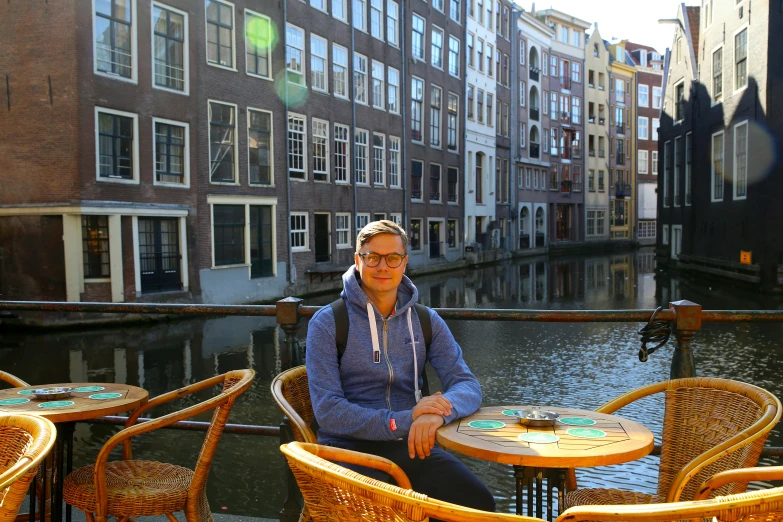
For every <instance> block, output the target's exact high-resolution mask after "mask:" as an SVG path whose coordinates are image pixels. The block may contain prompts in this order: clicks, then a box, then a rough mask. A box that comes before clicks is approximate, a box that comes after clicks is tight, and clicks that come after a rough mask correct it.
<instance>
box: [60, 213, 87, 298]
mask: <svg viewBox="0 0 783 522" xmlns="http://www.w3.org/2000/svg"><path fill="white" fill-rule="evenodd" d="M81 252H82V224H81V217H80V216H78V215H67V214H66V215H64V216H63V253H64V261H65V267H64V269H65V299H66V301H68V302H71V303H78V302H79V301H81V292H84V277H83V274H82V272H83V270H84V268H83V265H84V263H83V261H82V254H81Z"/></svg>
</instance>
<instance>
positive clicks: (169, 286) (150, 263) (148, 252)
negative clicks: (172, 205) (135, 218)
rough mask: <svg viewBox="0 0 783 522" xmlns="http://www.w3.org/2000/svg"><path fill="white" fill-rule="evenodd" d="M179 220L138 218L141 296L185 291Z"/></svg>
mask: <svg viewBox="0 0 783 522" xmlns="http://www.w3.org/2000/svg"><path fill="white" fill-rule="evenodd" d="M178 221H179V220H178V219H177V218H165V219H164V218H139V268H140V270H139V271H140V275H141V293H142V294H149V293H155V292H167V291H173V290H182V277H181V274H180V264H181V262H182V261H181V260H182V256H180V253H179V227H178V225H179V223H178Z"/></svg>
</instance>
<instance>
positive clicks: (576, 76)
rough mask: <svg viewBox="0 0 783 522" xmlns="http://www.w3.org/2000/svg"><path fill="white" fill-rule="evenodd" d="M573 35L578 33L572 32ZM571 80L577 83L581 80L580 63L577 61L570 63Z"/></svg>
mask: <svg viewBox="0 0 783 522" xmlns="http://www.w3.org/2000/svg"><path fill="white" fill-rule="evenodd" d="M574 34H575V35H579V33H577V32H574ZM571 81H572V82H576V83H579V82H581V81H582V64H581V63H577V62H572V63H571Z"/></svg>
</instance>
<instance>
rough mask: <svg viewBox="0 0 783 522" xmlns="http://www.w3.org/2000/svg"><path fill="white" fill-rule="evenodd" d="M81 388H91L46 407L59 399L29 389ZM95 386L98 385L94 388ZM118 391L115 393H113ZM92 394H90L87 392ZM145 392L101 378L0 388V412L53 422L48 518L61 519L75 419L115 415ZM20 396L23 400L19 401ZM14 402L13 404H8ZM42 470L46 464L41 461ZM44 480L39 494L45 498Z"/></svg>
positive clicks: (32, 494)
mask: <svg viewBox="0 0 783 522" xmlns="http://www.w3.org/2000/svg"><path fill="white" fill-rule="evenodd" d="M66 386H67V387H69V388H74V389H78V388H85V389H89V390H91V391H83V392H76V391H74V393H72V394H71V396H70V397H67V398H65V399H62V401H68V402H69V403H72V404H67V403H66V404H64V405H62V406H61V407H56V408H48V407H46V406H45V405H47V404H49V405H52V403H55V402H59V401H41V400H36V399H33V397H32V395H30V394H29V392H30V390H36V389H39V388H55V387H57V388H59V387H66ZM95 388H101V389H100V390H96V389H95ZM99 394H112V395H109V396H103V397H109V398H101V395H99ZM116 394H119V396H118V397H115V396H114V395H116ZM91 395H92V396H96V395H97V397H93V398H91V397H90V396H91ZM148 397H149V393H148V392H147V390H145V389H143V388H139V387H137V386H130V385H128V384H115V383H102V382H68V383H59V384H39V385H36V386H26V387H24V388H10V389H5V390H0V414H3V413H14V414H20V413H21V414H27V415H38V416H41V417H46V418H47V419H49V420H50V421H52V422H53V423H55V424H56V425H57V439H56V441H55V446H54V450H53V452H54V466H53V467H54V472H53V476H52V506H51V509H52V513H51V520H52V521H59V520H62V498H63V497H62V485H63V478H64V477H65V473H70V472H71V471H72V470H73V431H74V425H75V424H76V422H77V421H83V420H89V419H95V418H98V417H103V416H105V415H115V414H117V413H122V412H125V411H129V410H134V409H136V408H137V407H139V406H141V405H143V404H145V403H146V402H147V398H148ZM21 400H26V401H25V402H22V401H21ZM10 403H14V404H10ZM64 445H67V446H68V449H67V455H66V463H65V464H66V466H65V469H64V467H63V446H64ZM41 466H42V468H43V471H44V473H45V471H46V470H45V468H46V464H45V462H44V464H41ZM46 482H47V481H46V480H44V490H43V492H42V498H44V499H46V487H47V485H46ZM45 519H46V516H45V513H41V520H45ZM65 519H66V522H71V508H70V506H68V508H67V509H66V510H65ZM30 520H31V521H34V520H35V483H33V485H32V486H31V488H30Z"/></svg>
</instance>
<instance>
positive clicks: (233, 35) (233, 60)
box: [93, 0, 237, 72]
mask: <svg viewBox="0 0 783 522" xmlns="http://www.w3.org/2000/svg"><path fill="white" fill-rule="evenodd" d="M93 1H95V0H93ZM217 1H218V2H221V3H223V4H228V5H230V6H231V55H232V56H231V63H232V64H233V66H232V67H226V66H225V65H220V64H219V63H214V62H210V61H209V50H208V45H207V44H208V42H209V40H208V38H209V36H208V35H209V22H208V20H207V2H206V1H205V2H204V46H205V49H204V59H205V60H206V61H207V65H209V66H210V67H217V68H218V69H225V70H227V71H234V72H236V71H237V68H236V65H237V15H236V7H235V6H234V4H233V3H232V2H228V1H227V0H217ZM133 2H134V3H135V2H136V0H133Z"/></svg>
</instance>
